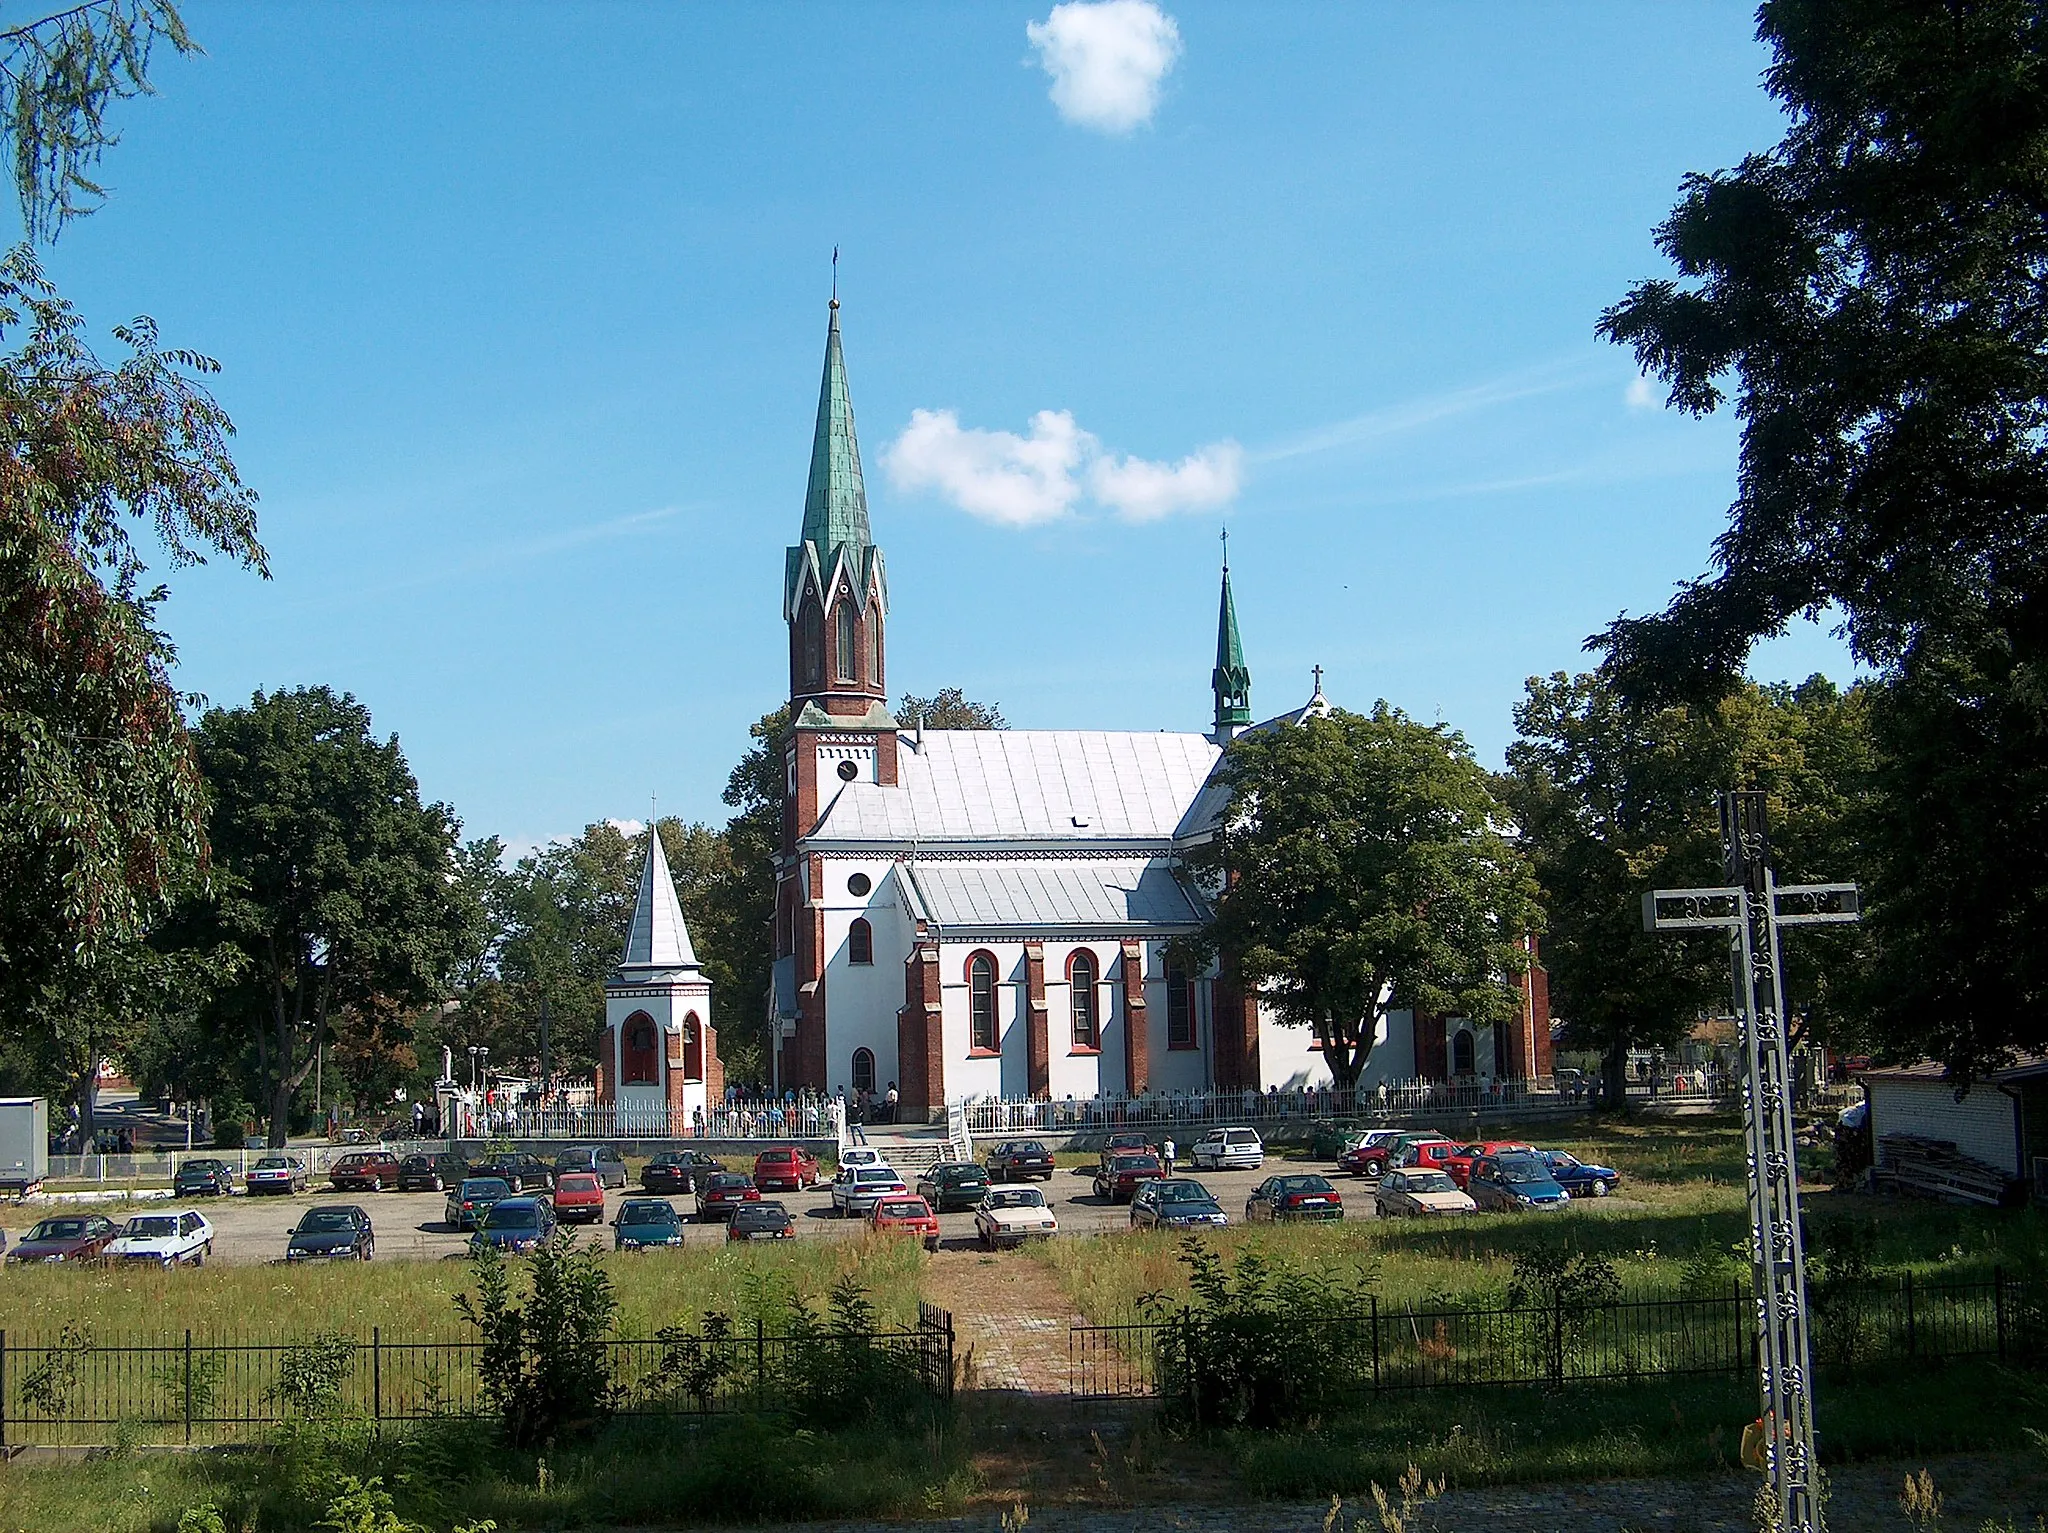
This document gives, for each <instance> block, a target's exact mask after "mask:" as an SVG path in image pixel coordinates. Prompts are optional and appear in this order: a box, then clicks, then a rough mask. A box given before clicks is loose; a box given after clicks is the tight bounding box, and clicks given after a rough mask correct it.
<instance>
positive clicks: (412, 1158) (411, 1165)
mask: <svg viewBox="0 0 2048 1533" xmlns="http://www.w3.org/2000/svg"><path fill="white" fill-rule="evenodd" d="M433 1164H434V1163H433V1162H432V1161H430V1160H428V1159H427V1157H426V1156H424V1155H408V1156H406V1157H405V1166H404V1169H405V1170H407V1171H425V1170H427V1169H428V1168H429V1167H431V1166H432V1165H433Z"/></svg>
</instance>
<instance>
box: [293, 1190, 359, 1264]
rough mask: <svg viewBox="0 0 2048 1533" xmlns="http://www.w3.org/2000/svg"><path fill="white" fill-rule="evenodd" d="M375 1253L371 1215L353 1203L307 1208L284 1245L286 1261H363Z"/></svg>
mask: <svg viewBox="0 0 2048 1533" xmlns="http://www.w3.org/2000/svg"><path fill="white" fill-rule="evenodd" d="M376 1254H377V1235H376V1231H375V1230H373V1229H372V1228H371V1227H370V1216H369V1215H368V1214H366V1213H364V1212H363V1211H362V1210H361V1209H360V1208H358V1207H356V1206H355V1204H353V1203H341V1204H330V1205H328V1206H326V1207H324V1208H309V1209H307V1210H306V1211H305V1213H304V1214H302V1215H300V1217H299V1223H298V1227H297V1228H296V1229H294V1230H293V1231H292V1232H291V1236H290V1238H288V1239H287V1240H286V1241H285V1243H284V1259H285V1260H286V1261H288V1262H303V1261H323V1260H335V1259H340V1260H343V1261H358V1262H366V1261H368V1260H369V1259H370V1258H371V1257H372V1256H374V1255H376Z"/></svg>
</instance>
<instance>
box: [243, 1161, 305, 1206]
mask: <svg viewBox="0 0 2048 1533" xmlns="http://www.w3.org/2000/svg"><path fill="white" fill-rule="evenodd" d="M306 1183H307V1176H306V1163H305V1162H304V1161H302V1160H294V1159H293V1158H292V1157H290V1156H288V1155H266V1156H264V1157H263V1158H262V1159H261V1160H259V1161H257V1162H256V1164H255V1165H253V1166H251V1167H250V1168H249V1174H248V1176H247V1177H245V1178H244V1179H243V1182H242V1185H243V1186H244V1187H246V1188H247V1189H248V1191H249V1196H251V1197H254V1196H255V1195H256V1194H257V1193H259V1192H282V1193H293V1192H304V1191H305V1190H306Z"/></svg>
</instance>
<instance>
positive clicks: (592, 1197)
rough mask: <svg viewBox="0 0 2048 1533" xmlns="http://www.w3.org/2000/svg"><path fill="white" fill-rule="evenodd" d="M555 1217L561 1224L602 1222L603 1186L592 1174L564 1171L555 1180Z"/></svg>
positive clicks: (588, 1172)
mask: <svg viewBox="0 0 2048 1533" xmlns="http://www.w3.org/2000/svg"><path fill="white" fill-rule="evenodd" d="M555 1217H556V1218H557V1219H558V1220H560V1221H561V1222H562V1223H563V1224H600V1223H602V1222H603V1221H604V1184H603V1183H601V1182H600V1181H598V1179H597V1176H596V1174H595V1173H594V1172H590V1171H564V1172H562V1173H561V1174H560V1175H559V1176H557V1177H556V1178H555Z"/></svg>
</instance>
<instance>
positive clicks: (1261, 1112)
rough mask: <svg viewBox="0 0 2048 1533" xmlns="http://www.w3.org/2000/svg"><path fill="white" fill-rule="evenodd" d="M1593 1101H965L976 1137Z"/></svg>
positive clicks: (1386, 1116)
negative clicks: (1150, 1124)
mask: <svg viewBox="0 0 2048 1533" xmlns="http://www.w3.org/2000/svg"><path fill="white" fill-rule="evenodd" d="M1591 1105H1592V1104H1591V1102H1590V1100H1589V1099H1588V1097H1587V1095H1586V1094H1585V1093H1584V1092H1577V1091H1571V1090H1559V1089H1557V1088H1555V1087H1552V1086H1549V1085H1545V1084H1543V1083H1541V1082H1532V1081H1508V1080H1503V1081H1495V1082H1483V1081H1458V1082H1449V1081H1404V1082H1401V1083H1399V1084H1389V1085H1387V1086H1386V1087H1385V1088H1384V1089H1382V1088H1381V1087H1378V1086H1360V1087H1356V1088H1352V1089H1348V1090H1342V1089H1339V1088H1337V1087H1334V1086H1312V1087H1302V1088H1298V1089H1295V1090H1290V1091H1277V1090H1276V1091H1189V1092H1170V1093H1165V1094H1160V1095H1152V1096H1141V1097H1126V1096H1096V1097H1062V1098H1051V1099H1030V1100H1006V1101H997V1100H986V1101H979V1102H968V1103H966V1104H965V1107H966V1113H967V1124H968V1128H969V1129H970V1130H971V1131H972V1132H973V1133H974V1134H975V1135H976V1136H977V1137H980V1136H983V1135H988V1134H1018V1133H1045V1134H1061V1133H1077V1132H1086V1131H1088V1130H1090V1129H1097V1128H1107V1127H1110V1126H1112V1125H1116V1124H1123V1123H1188V1124H1218V1125H1221V1124H1231V1123H1265V1122H1282V1121H1287V1120H1302V1121H1317V1120H1325V1119H1335V1118H1343V1119H1353V1120H1356V1121H1358V1122H1361V1123H1384V1122H1391V1121H1393V1120H1395V1119H1403V1118H1410V1117H1414V1116H1416V1115H1417V1114H1422V1113H1478V1114H1481V1115H1484V1114H1487V1113H1526V1112H1529V1111H1532V1110H1535V1111H1543V1110H1571V1109H1575V1108H1586V1107H1590V1106H1591Z"/></svg>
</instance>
